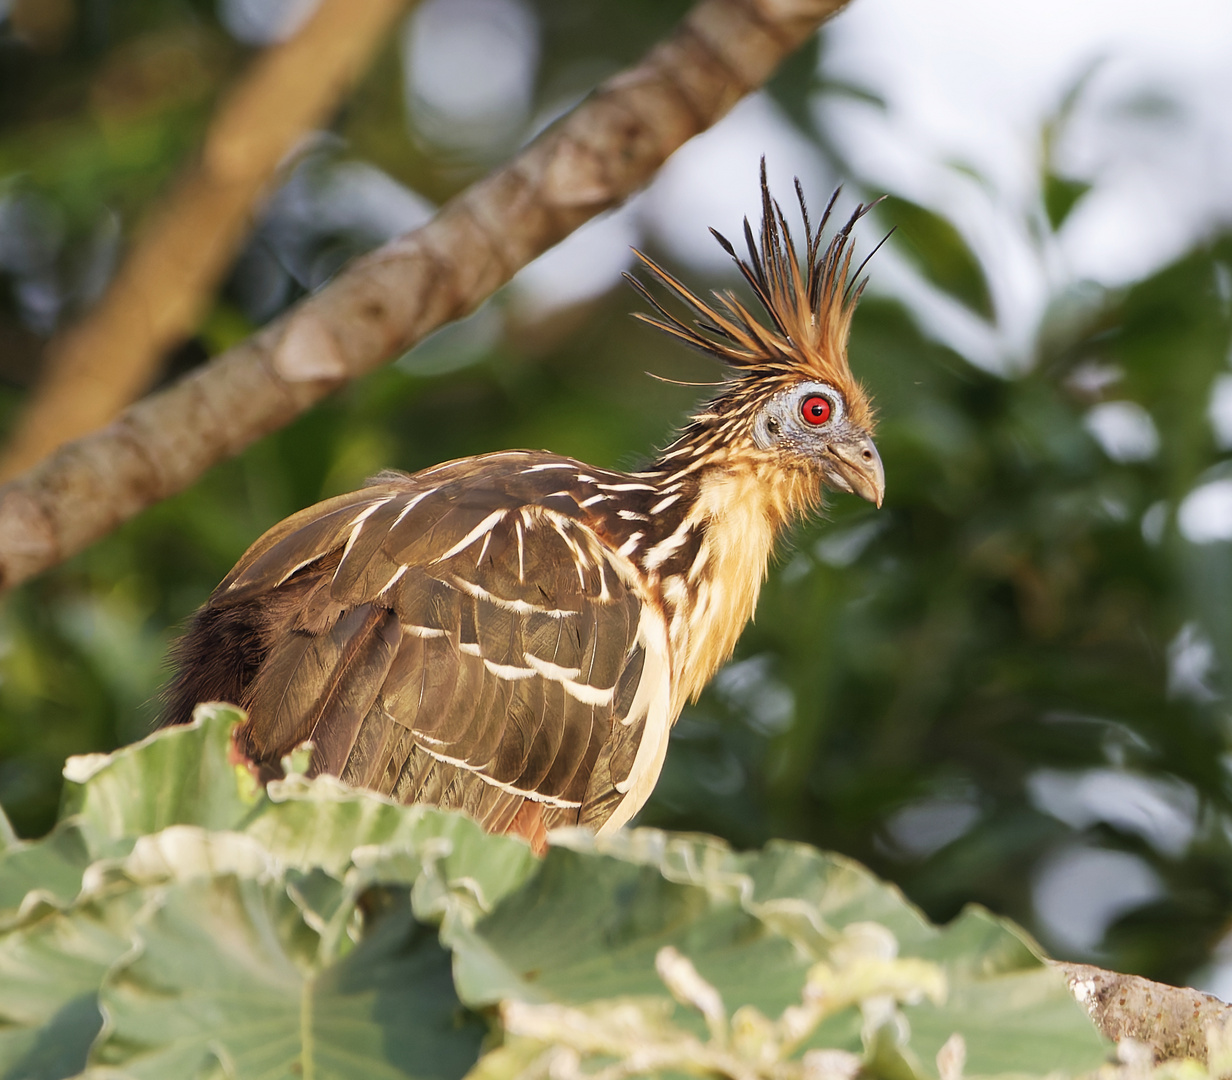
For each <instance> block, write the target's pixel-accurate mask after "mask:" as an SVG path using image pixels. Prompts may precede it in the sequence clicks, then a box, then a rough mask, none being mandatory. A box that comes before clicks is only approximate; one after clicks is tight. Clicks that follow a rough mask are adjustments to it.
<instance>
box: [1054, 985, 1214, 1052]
mask: <svg viewBox="0 0 1232 1080" xmlns="http://www.w3.org/2000/svg"><path fill="white" fill-rule="evenodd" d="M1056 966H1057V967H1059V968H1060V969H1061V971H1062V972H1064V973H1065V978H1066V981H1067V982H1068V983H1069V988H1070V992H1071V993H1072V994H1073V995H1074V997H1075V998H1076V999H1077V1001H1078V1003H1079V1004H1080V1005H1082V1006H1083V1007H1084V1008H1085V1009H1086V1010H1087V1012H1088V1013H1089V1014H1090V1017H1091V1019H1092V1020H1093V1021H1094V1022H1095V1026H1096V1027H1097V1028H1099V1030H1100V1031H1101V1032H1102V1033H1103V1034H1104V1036H1105V1037H1106V1038H1109V1039H1111V1040H1112V1041H1113V1042H1120V1041H1121V1040H1122V1039H1134V1040H1136V1041H1137V1042H1140V1043H1144V1044H1146V1045H1147V1046H1149V1047H1150V1048H1151V1052H1152V1053H1153V1054H1154V1056H1155V1061H1156V1062H1162V1061H1175V1060H1179V1059H1181V1058H1194V1059H1195V1060H1197V1061H1203V1062H1205V1061H1206V1060H1207V1056H1208V1052H1209V1051H1211V1050H1213V1049H1214V1050H1218V1049H1221V1048H1222V1042H1221V1043H1220V1046H1219V1047H1212V1046H1209V1045H1208V1037H1209V1033H1210V1029H1211V1028H1212V1027H1215V1028H1216V1029H1217V1030H1218V1031H1219V1032H1220V1038H1221V1039H1222V1035H1223V1032H1224V1030H1225V1029H1226V1027H1227V1026H1228V1024H1229V1021H1232V1005H1227V1004H1226V1003H1224V1002H1222V1001H1220V1000H1219V998H1217V997H1212V996H1211V995H1210V994H1204V993H1202V992H1201V991H1200V990H1190V989H1188V988H1186V987H1177V986H1168V985H1166V984H1164V983H1157V982H1152V981H1151V980H1150V979H1144V978H1142V977H1141V976H1140V975H1122V974H1120V973H1119V972H1116V971H1105V970H1104V969H1103V968H1097V967H1092V966H1091V965H1090V964H1070V963H1064V962H1060V961H1058V962H1057V964H1056Z"/></svg>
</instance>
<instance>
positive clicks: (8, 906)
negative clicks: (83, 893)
mask: <svg viewBox="0 0 1232 1080" xmlns="http://www.w3.org/2000/svg"><path fill="white" fill-rule="evenodd" d="M90 861H91V859H90V851H89V848H88V846H87V844H86V839H85V837H84V836H83V835H82V833H81V829H80V828H79V827H78V825H77V823H76V822H73V821H66V822H63V823H61V824H60V825H57V826H56V827H55V828H54V829H53V830H52V831H51V832H50V833H49V834H48V835H47V836H45V837H43V839H42V840H36V841H33V842H30V843H22V842H21V841H18V842H17V843H14V844H13V845H11V846H9V847H6V848H3V849H0V925H3V924H4V922H5V921H6V920H7V919H8V918H9V917H10V916H12V915H13V914H15V913H16V911H17V909H18V908H19V907H20V906H21V904H22V903H23V901H25V900H26V897H27V896H29V895H30V894H31V893H34V892H37V893H38V894H40V895H41V896H42V897H43V898H45V899H48V900H51V901H53V902H58V903H60V904H63V905H67V904H68V903H70V902H71V901H72V900H73V898H74V897H75V896H76V895H77V893H78V892H79V891H80V889H81V875H82V874H83V873H84V872H85V868H86V867H87V866H88V865H89V864H90Z"/></svg>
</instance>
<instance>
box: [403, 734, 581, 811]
mask: <svg viewBox="0 0 1232 1080" xmlns="http://www.w3.org/2000/svg"><path fill="white" fill-rule="evenodd" d="M412 737H413V738H414V739H415V742H416V745H418V747H419V749H420V750H422V751H423V752H424V753H425V754H428V755H430V756H431V757H434V758H436V760H437V761H443V762H444V763H445V764H446V765H454V766H457V768H459V769H465V770H466V771H467V772H471V773H474V774H475V775H476V776H477V777H479V779H480V780H482V781H483V782H484V783H485V784H491V785H492V786H493V787H494V788H500V789H501V791H507V792H509V794H510V795H521V796H522V798H524V799H530V800H532V801H533V802H541V803H547V804H548V806H560V807H563V808H565V809H568V810H576V809H577V808H578V807H579V806H581V805H582V804H581V803H580V802H576V801H575V800H573V799H560V798H557V797H556V796H555V795H544V794H542V793H540V792H538V791H525V790H523V789H522V788H520V787H515V786H514V785H513V784H506V783H503V782H502V781H500V780H497V779H495V778H494V777H491V776H489V775H488V774H487V773H486V772H484V771H483V766H481V765H472V764H471V763H470V762H469V761H463V760H462V759H461V758H456V757H450V756H449V755H448V754H442V753H441V752H440V751H439V750H433V749H432V748H431V747H428V746H424V742H433V743H436V744H437V745H438V746H443V745H445V744H444V743H442V742H441V741H440V740H439V739H430V738H429V737H428V736H426V735H422V734H420V733H419V732H418V731H415V732H412Z"/></svg>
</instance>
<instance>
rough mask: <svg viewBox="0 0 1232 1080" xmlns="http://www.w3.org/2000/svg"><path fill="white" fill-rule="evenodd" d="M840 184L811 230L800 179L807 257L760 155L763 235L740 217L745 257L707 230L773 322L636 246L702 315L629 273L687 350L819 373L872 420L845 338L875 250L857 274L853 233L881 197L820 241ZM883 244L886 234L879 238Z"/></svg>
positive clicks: (769, 368)
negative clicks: (701, 288)
mask: <svg viewBox="0 0 1232 1080" xmlns="http://www.w3.org/2000/svg"><path fill="white" fill-rule="evenodd" d="M841 190H842V189H841V188H838V189H836V190H835V192H834V194H833V195H831V196H830V201H829V202H828V203H827V204H826V209H825V212H824V213H823V214H822V215H821V220H820V221H819V222H818V223H817V228H816V229H814V228H813V226H812V222H811V221H810V219H809V212H808V206H807V205H806V203H805V201H804V190H803V188H802V187H801V185H800V181H799V180H797V181H796V197H797V199H798V200H799V202H800V215H801V217H802V219H803V223H804V258H803V261H802V260H801V258H800V256H799V254H798V253H797V250H796V245H795V241H794V240H793V238H792V235H791V229H790V228H789V227H788V224H787V219H786V218H785V217H784V216H783V211H782V208H781V207H780V206H779V204H778V202H777V201H776V200H775V199H774V198H773V197H772V196H771V194H770V188H769V186H768V185H767V183H766V159H765V158H764V157H763V158H762V160H761V201H762V218H761V230H760V235H757V236H755V235H754V232H753V228H752V226H751V225H750V224H749V220H748V218H745V219H744V241H745V246H746V247H747V249H748V258H747V259H744V258H741V256H740V255H739V254H738V253H737V251H736V249H735V247H733V245H732V244H731V242H730V241H729V240H728V239H727V237H725V236H723V235H722V233H719V232H717V231H716V230H714V229H711V230H710V232H711V235H713V236H714V238H715V240H717V241H718V243H719V245H720V246H721V247H722V248H723V250H724V251H726V252H727V254H728V255H730V256H731V258H732V261H733V262H735V264H736V266H737V268H738V269H739V270H740V273H741V275H742V276H743V277H744V279H745V281H746V282H748V284H749V287H750V288H751V289H752V290H753V295H754V296H756V298H757V301H758V303H759V304H760V305H761V307H762V308H763V309H764V310H765V313H766V316H767V318H768V320H769V323H770V325H766V324H765V323H764V322H762V321H761V320H760V319H758V318H756V317H755V316H754V315H753V313H752V312H750V311H749V309H748V308H747V307H746V306H745V304H744V303H743V302H742V301H741V300H740V299H739V297H737V296H736V295H735V293H733V292H730V291H728V290H723V291H722V292H719V291H715V292H713V293H712V294H711V295H712V297H713V302H711V303H708V302H707V301H705V300H703V299H702V298H701V297H699V296H697V295H696V294H695V293H694V292H692V291H691V290H690V289H689V288H688V287H687V286H686V285H684V284H683V283H682V282H681V281H679V280H678V279H677V278H675V277H674V276H672V275H671V274H669V273H668V272H667V271H666V270H664V269H663V268H662V267H661V266H659V265H658V264H657V263H656V262H654V260H652V259H650V258H649V257H648V256H646V255H644V254H642V252H640V251H637V250H636V249H634V254H635V255H637V257H638V258H639V259H640V260H641V262H642V265H643V266H645V267H646V269H647V270H649V271H650V273H651V274H652V275H653V276H654V278H655V279H657V280H658V282H659V283H660V284H661V285H663V286H664V288H666V289H667V291H668V292H669V293H671V294H672V295H673V296H675V298H676V299H677V300H679V301H681V302H682V303H683V304H684V305H685V306H686V307H688V308H689V309H690V310H691V311H692V312H693V314H694V315H695V316H696V318H695V319H694V320H693V322H692V323H691V324H690V323H687V322H685V321H683V320H682V319H680V318H677V317H676V316H675V315H673V314H672V313H671V312H670V311H668V310H667V309H666V308H665V307H664V306H663V305H662V304H661V303H659V301H658V300H656V299H655V297H654V296H653V295H652V294H651V293H650V290H649V289H647V288H646V286H645V285H643V284H642V282H640V281H639V280H637V278H635V277H633V276H632V275H630V274H626V275H625V277H626V279H628V281H629V282H630V283H631V284H632V285H633V287H634V288H635V289H637V291H638V292H639V293H640V294H641V295H642V296H643V297H644V298H645V300H646V301H647V303H649V304H650V305H651V306H652V307H653V308H654V310H655V311H656V312H657V315H647V314H643V313H641V312H637V313H635V314H634V318H637V319H640V320H641V321H642V322H646V323H649V324H650V325H651V326H654V327H656V328H657V329H659V330H662V331H663V332H664V333H666V334H669V335H670V336H671V337H674V338H675V339H676V340H678V341H681V342H683V343H684V344H685V345H688V346H689V347H690V348H693V349H697V350H699V351H700V352H703V353H706V354H707V355H709V356H714V357H717V358H718V359H719V360H722V361H723V362H724V363H726V364H728V365H730V366H731V367H734V368H736V369H737V370H738V371H740V373H741V374H742V375H746V376H752V377H759V376H760V377H769V378H774V377H775V376H779V377H794V378H800V377H806V378H817V379H820V380H822V381H825V382H828V383H830V384H831V385H832V386H834V387H835V388H836V389H839V390H841V391H843V393H844V394H845V395H846V397H847V399H848V408H849V409H850V411H851V412H852V414H853V419H855V420H856V421H857V422H860V421H862V420H867V421H869V422H871V419H872V417H871V410H870V408H869V405H868V402H867V400H866V398H865V395H864V392H863V390H862V389H861V388H860V386H859V384H858V383H857V382H856V381H855V379H854V378H853V376H852V374H851V369H850V367H849V366H848V364H847V339H848V336H849V334H850V331H851V317H852V314H853V313H854V311H855V306H856V302H857V301H858V300H859V298H860V294H861V293H862V292H863V291H864V286H865V285H866V284H867V283H868V279H867V278H863V279H861V278H860V274H861V273H862V272H863V270H864V267H865V266H866V265H867V264H868V260H869V259H870V258H872V255H873V254H875V253H876V251H877V248H879V247H880V246H881V244H878V245H877V248H874V249H873V252H871V253H870V254H869V256H868V257H867V258H865V259H864V261H863V262H862V263H860V265H859V266H858V267H857V268H856V271H855V273H854V274H853V273H852V272H851V262H852V257H853V255H854V253H855V245H854V240H853V237H852V230H853V228H854V226H855V224H856V222H857V221H859V220H860V218H862V217H864V215H865V214H867V213H868V212H869V211H870V210H871V209H872V208H873V207H874V206H876V205H877V203H878V202H880V201H881V200H880V199H878V200H876V201H874V202H871V203H867V204H865V203H861V204H859V205H858V206H857V207H856V208H855V211H854V212H853V213H852V215H851V217H850V218H849V219H848V220H847V223H846V224H845V225H844V226H842V228H840V229H839V230H838V231H837V232H836V233H835V234H834V235H833V236H832V237H831V238H830V241H829V243H828V244H826V246H825V247H824V248H823V247H822V233H823V232H824V230H825V227H826V225H827V224H828V223H829V220H830V214H831V212H832V211H833V209H834V204H835V202H836V201H837V199H838V196H839V192H840V191H841ZM884 242H885V241H884V240H883V241H882V243H884Z"/></svg>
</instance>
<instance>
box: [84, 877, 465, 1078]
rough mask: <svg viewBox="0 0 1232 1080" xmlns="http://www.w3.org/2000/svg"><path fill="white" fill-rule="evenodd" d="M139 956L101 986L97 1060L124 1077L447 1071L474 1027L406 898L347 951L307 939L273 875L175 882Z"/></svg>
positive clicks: (445, 962)
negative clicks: (321, 947) (102, 1032)
mask: <svg viewBox="0 0 1232 1080" xmlns="http://www.w3.org/2000/svg"><path fill="white" fill-rule="evenodd" d="M138 935H139V938H140V942H141V947H140V951H139V952H137V953H136V954H135V955H134V956H133V958H132V959H131V961H128V960H126V962H125V963H124V964H122V965H120V966H119V968H118V969H117V970H116V971H114V972H113V973H112V975H111V976H110V977H109V978H108V979H107V980H106V982H105V983H104V986H103V990H102V995H101V1001H102V1004H103V1007H104V1009H105V1010H106V1015H107V1018H108V1026H107V1032H106V1037H105V1039H104V1041H102V1043H101V1045H100V1048H99V1051H98V1062H99V1064H101V1065H111V1066H118V1067H122V1069H123V1071H124V1073H125V1075H128V1076H132V1077H150V1078H151V1080H153V1078H162V1077H169V1076H195V1075H199V1074H201V1073H202V1072H205V1071H207V1070H209V1069H211V1068H213V1067H219V1068H220V1069H222V1070H224V1071H225V1072H226V1074H227V1075H234V1076H236V1077H262V1078H267V1080H274V1078H276V1077H287V1078H292V1077H296V1078H298V1077H303V1076H314V1077H317V1078H318V1080H326V1078H333V1077H337V1078H352V1077H359V1076H364V1077H372V1078H373V1080H385V1078H391V1080H392V1078H394V1077H425V1078H426V1077H457V1076H461V1075H462V1074H463V1073H464V1072H465V1071H466V1069H467V1068H469V1066H470V1065H471V1064H472V1063H473V1062H474V1060H475V1058H476V1057H477V1055H478V1051H479V1042H480V1039H481V1037H482V1035H483V1032H484V1027H483V1025H482V1024H481V1023H480V1022H478V1021H477V1020H476V1019H473V1018H472V1019H467V1018H466V1016H465V1014H464V1012H463V1011H462V1009H461V1007H460V1005H459V1004H458V1001H457V997H456V995H455V994H454V992H453V987H452V985H451V981H450V971H449V953H448V952H447V951H446V950H445V949H444V948H442V947H441V945H440V943H439V942H438V940H437V937H436V934H435V933H434V932H432V930H431V929H429V928H427V927H425V926H424V925H423V924H421V923H418V922H417V921H416V920H415V919H414V918H413V917H412V916H411V914H410V909H409V902H408V901H407V900H406V899H405V898H404V899H403V900H402V901H401V902H399V903H397V904H395V905H394V907H393V909H392V910H389V911H386V912H385V913H384V914H383V915H382V917H381V918H380V919H379V920H377V921H376V925H375V926H374V927H373V928H372V930H371V932H370V933H368V934H367V935H366V936H365V938H364V940H363V941H362V942H361V943H360V944H359V946H358V947H356V948H355V949H354V950H353V951H351V952H350V953H349V955H347V956H346V957H344V958H342V959H341V960H339V961H337V962H336V963H333V964H329V965H322V964H320V963H319V956H318V955H317V953H316V949H315V947H316V945H317V939H316V935H315V934H314V933H312V932H311V930H310V929H309V928H308V927H307V925H306V923H305V922H304V920H303V912H302V911H301V910H300V908H299V907H298V906H297V905H296V904H295V903H294V902H293V900H292V899H291V897H290V896H289V895H288V892H287V889H286V887H285V884H284V883H283V882H281V881H262V880H258V879H254V878H246V877H239V876H235V875H226V876H222V877H214V878H199V879H196V880H193V881H187V882H182V883H178V884H176V885H175V886H173V887H171V888H170V889H168V890H166V891H165V892H164V893H162V894H161V895H160V896H159V898H158V902H157V906H156V907H155V909H154V910H153V911H152V912H151V913H150V914H149V915H148V916H147V917H146V918H145V919H143V920H142V922H141V924H140V926H139V929H138Z"/></svg>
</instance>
